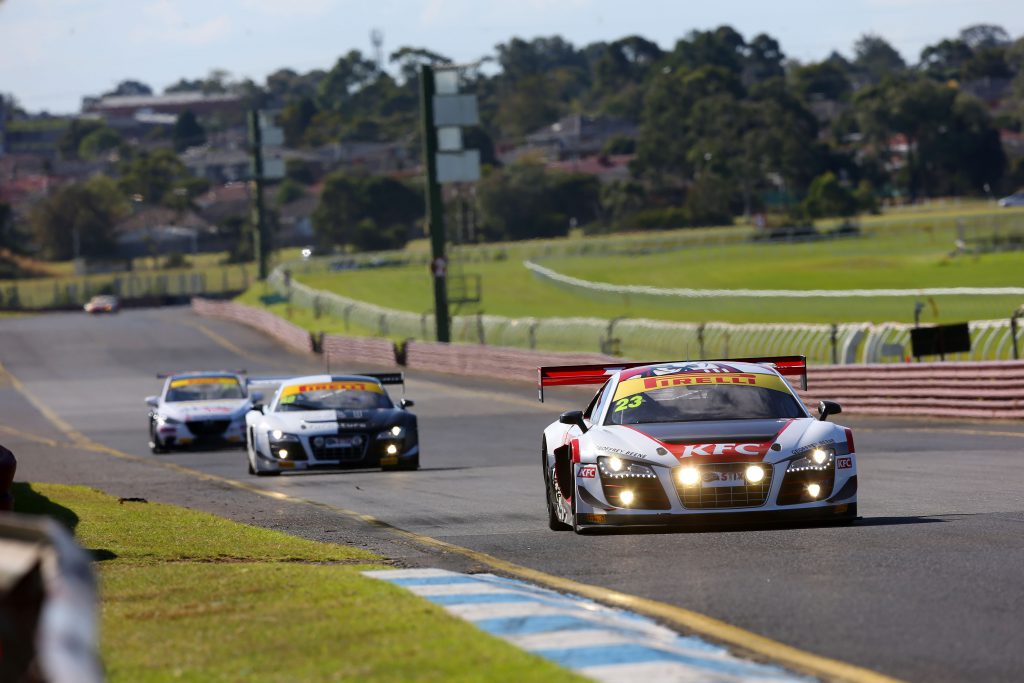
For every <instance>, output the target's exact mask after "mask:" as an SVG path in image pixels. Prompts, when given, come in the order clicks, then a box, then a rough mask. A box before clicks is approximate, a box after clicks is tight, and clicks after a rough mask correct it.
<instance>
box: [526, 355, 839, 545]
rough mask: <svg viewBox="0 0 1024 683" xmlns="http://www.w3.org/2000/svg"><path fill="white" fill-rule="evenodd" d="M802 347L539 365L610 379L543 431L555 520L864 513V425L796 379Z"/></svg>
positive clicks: (568, 523) (602, 522) (552, 373)
mask: <svg viewBox="0 0 1024 683" xmlns="http://www.w3.org/2000/svg"><path fill="white" fill-rule="evenodd" d="M789 378H797V379H799V380H800V384H801V386H802V387H803V388H806V383H807V364H806V360H805V359H804V357H803V356H786V357H776V358H750V359H738V360H714V361H697V362H692V361H681V362H663V363H620V364H614V365H576V366H559V367H542V368H540V377H539V387H538V388H539V391H540V399H541V400H542V401H543V400H544V390H545V388H547V387H553V386H570V385H586V384H600V385H602V386H601V388H600V390H599V391H598V392H597V394H596V395H595V396H594V398H593V400H592V401H591V402H590V405H589V406H587V408H586V409H585V410H582V411H580V410H573V411H569V412H566V413H563V414H562V415H561V416H560V417H559V419H558V421H557V422H554V423H552V424H551V425H549V426H548V427H547V428H546V429H545V430H544V438H543V442H542V446H541V449H542V450H541V461H542V463H543V467H544V486H545V490H546V492H547V509H548V522H549V525H550V527H551V528H552V529H554V530H560V529H574V530H575V531H577V532H581V531H584V530H586V529H590V528H598V527H610V526H621V525H667V524H674V523H693V522H698V523H709V522H721V521H726V522H729V521H741V522H749V521H759V520H765V521H772V520H787V519H788V520H798V519H804V520H829V521H835V522H849V521H852V520H854V519H856V517H857V457H856V454H855V452H854V443H853V433H852V431H851V430H850V429H848V428H846V427H842V426H839V425H836V424H833V423H831V422H828V421H827V419H828V417H829V416H830V415H834V414H836V413H839V412H840V411H841V408H840V406H839V404H837V403H834V402H832V401H822V402H821V403H820V404H819V405H818V417H817V418H815V417H812V416H811V414H810V413H809V412H808V411H807V409H806V408H805V407H804V404H803V402H802V401H801V400H800V398H799V396H798V395H797V393H796V391H795V390H794V389H793V387H792V386H791V385H790V383H789V381H788V379H789Z"/></svg>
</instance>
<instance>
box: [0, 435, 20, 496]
mask: <svg viewBox="0 0 1024 683" xmlns="http://www.w3.org/2000/svg"><path fill="white" fill-rule="evenodd" d="M17 469H18V461H17V460H15V459H14V453H11V452H10V451H9V450H7V449H6V448H4V447H3V446H0V510H7V511H8V512H10V511H11V510H13V509H14V496H12V495H11V484H12V483H13V482H14V472H15V470H17Z"/></svg>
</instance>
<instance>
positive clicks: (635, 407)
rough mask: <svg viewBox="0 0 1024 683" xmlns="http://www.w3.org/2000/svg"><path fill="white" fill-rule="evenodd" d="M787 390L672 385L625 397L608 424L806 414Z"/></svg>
mask: <svg viewBox="0 0 1024 683" xmlns="http://www.w3.org/2000/svg"><path fill="white" fill-rule="evenodd" d="M805 416H806V413H805V412H804V411H803V409H802V408H801V407H800V404H799V402H798V401H797V399H796V398H795V397H794V396H793V395H792V394H790V393H789V392H788V391H779V390H776V389H768V388H762V387H757V386H729V385H724V384H723V385H707V386H673V387H665V388H656V389H651V390H649V391H645V392H638V393H635V394H632V395H629V396H623V397H621V398H619V399H618V400H616V401H615V402H614V403H613V404H612V405H611V406H610V408H609V413H608V418H607V419H606V420H605V424H647V423H652V422H699V421H704V420H753V419H779V418H792V417H805Z"/></svg>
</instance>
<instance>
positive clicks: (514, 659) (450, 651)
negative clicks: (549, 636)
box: [14, 484, 582, 682]
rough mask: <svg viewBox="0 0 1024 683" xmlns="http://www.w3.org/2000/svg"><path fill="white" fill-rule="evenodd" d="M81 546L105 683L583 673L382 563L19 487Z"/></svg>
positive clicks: (25, 508) (90, 493)
mask: <svg viewBox="0 0 1024 683" xmlns="http://www.w3.org/2000/svg"><path fill="white" fill-rule="evenodd" d="M14 494H15V496H16V509H17V510H18V511H19V512H27V513H34V514H47V515H51V516H53V517H56V518H57V519H58V520H60V521H61V522H63V523H64V524H66V525H67V526H69V527H70V528H71V529H72V530H73V531H74V533H75V536H76V537H77V539H78V541H79V543H81V544H82V545H83V546H84V547H86V548H89V549H91V551H92V553H93V555H94V557H95V558H96V560H97V565H96V566H97V569H98V573H99V578H100V585H101V594H102V601H101V602H102V604H101V629H102V630H101V634H102V656H103V660H104V663H105V665H106V667H107V672H108V677H109V680H111V681H168V680H174V681H204V682H205V681H243V680H244V681H410V680H419V681H547V680H554V679H556V678H558V679H568V680H582V679H578V678H576V677H574V676H573V675H572V674H570V673H569V672H567V671H565V670H563V669H561V668H559V667H557V666H555V665H554V664H552V663H550V662H547V661H546V660H543V659H540V658H538V657H535V656H533V655H530V654H528V653H526V652H523V651H521V650H518V649H516V648H514V647H512V646H511V645H508V644H506V643H504V642H503V641H501V640H499V639H497V638H494V637H492V636H489V635H487V634H485V633H483V632H481V631H478V630H477V629H476V628H475V627H473V626H471V625H470V624H468V623H466V622H463V621H461V620H459V619H456V618H454V617H451V616H449V615H448V614H447V613H445V612H444V611H443V610H442V609H440V608H439V607H436V606H434V605H431V604H430V603H428V602H426V601H424V600H422V599H420V598H417V597H416V596H414V595H412V594H410V593H407V592H405V591H403V590H402V589H400V588H397V587H394V586H392V585H390V584H388V583H386V582H383V581H376V580H374V579H368V578H366V577H364V576H362V575H361V574H360V573H359V572H360V571H361V570H364V569H368V568H374V569H380V568H386V566H385V564H384V562H383V559H382V558H380V557H379V556H376V555H374V554H372V553H369V552H367V551H365V550H361V549H358V548H353V547H349V546H344V545H337V544H329V543H317V542H314V541H309V540H305V539H300V538H295V537H293V536H289V535H287V534H283V533H280V532H276V531H269V530H265V529H259V528H256V527H250V526H246V525H243V524H238V523H235V522H232V521H229V520H225V519H221V518H219V517H215V516H213V515H209V514H206V513H202V512H195V511H192V510H187V509H184V508H180V507H176V506H172V505H163V504H159V503H135V502H126V503H123V504H121V503H119V501H118V499H117V498H113V497H111V496H107V495H105V494H103V493H100V492H98V491H95V490H92V489H88V488H84V487H80V486H63V485H56V484H16V485H15V490H14Z"/></svg>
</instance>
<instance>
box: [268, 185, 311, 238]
mask: <svg viewBox="0 0 1024 683" xmlns="http://www.w3.org/2000/svg"><path fill="white" fill-rule="evenodd" d="M319 202H320V200H319V198H318V197H315V196H312V195H307V196H305V197H300V198H299V199H296V200H295V201H292V202H288V203H287V204H285V205H284V206H282V207H281V208H280V209H278V212H277V223H278V228H277V236H276V239H275V240H274V242H275V245H276V246H278V247H299V246H303V245H306V244H309V243H310V242H312V241H313V212H314V211H316V207H317V204H319Z"/></svg>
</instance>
